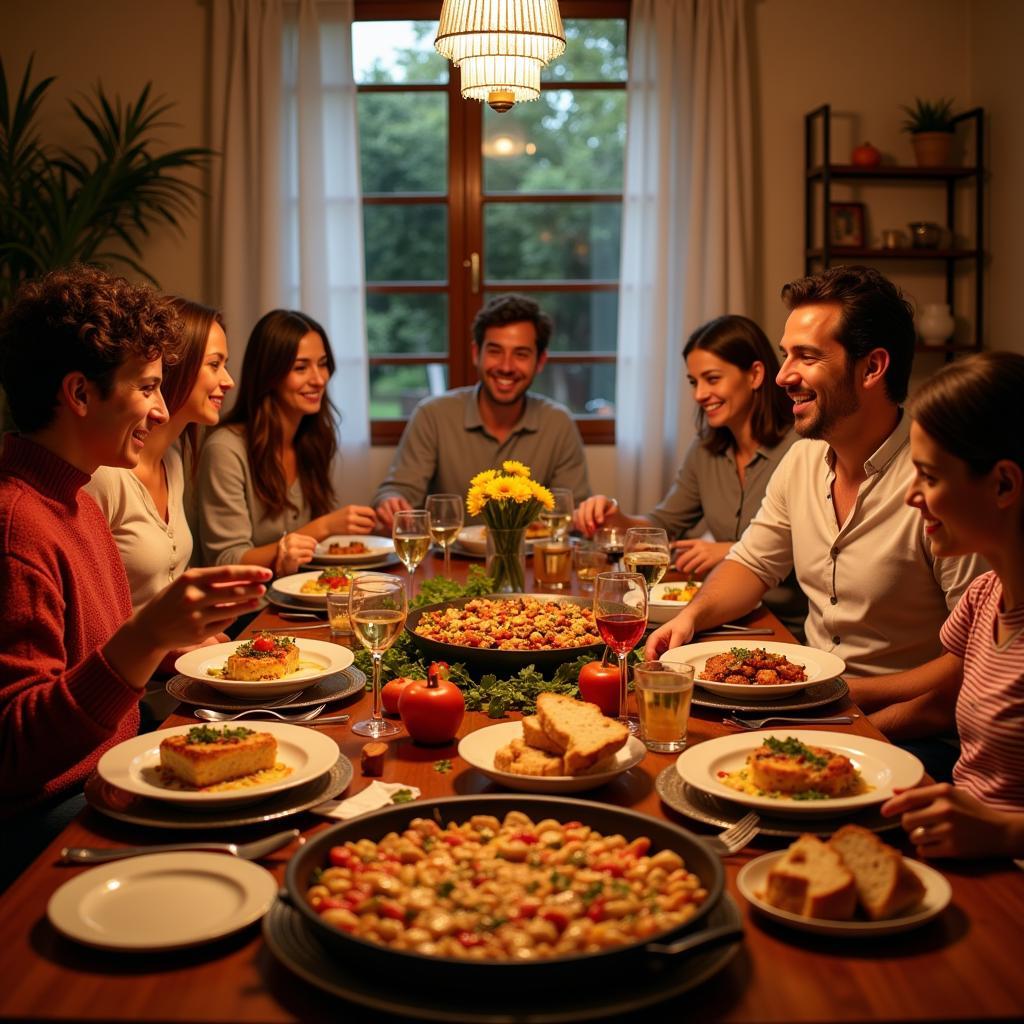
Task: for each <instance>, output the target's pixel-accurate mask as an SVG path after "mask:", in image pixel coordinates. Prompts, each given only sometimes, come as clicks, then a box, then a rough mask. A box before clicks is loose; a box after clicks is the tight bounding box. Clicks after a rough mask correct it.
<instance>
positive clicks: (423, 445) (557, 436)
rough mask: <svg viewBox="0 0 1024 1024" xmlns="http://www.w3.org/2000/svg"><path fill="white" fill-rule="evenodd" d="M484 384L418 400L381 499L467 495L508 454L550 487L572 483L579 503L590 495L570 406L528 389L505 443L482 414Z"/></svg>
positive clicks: (418, 500) (416, 500)
mask: <svg viewBox="0 0 1024 1024" xmlns="http://www.w3.org/2000/svg"><path fill="white" fill-rule="evenodd" d="M479 390H480V385H479V384H476V385H473V386H471V387H465V388H455V389H454V390H452V391H449V392H448V393H447V394H444V395H439V396H438V397H437V398H426V399H424V400H423V401H422V402H420V404H419V405H417V406H416V408H415V409H414V410H413V414H412V418H411V419H410V420H409V423H408V424H407V425H406V428H405V432H404V433H403V434H402V440H401V441H400V442H399V444H398V450H397V451H396V452H395V458H394V461H393V462H392V463H391V468H390V469H389V470H388V475H387V478H386V479H385V480H384V482H383V483H382V484H381V485H380V487H378V488H377V493H376V494H375V495H374V496H373V504H374V505H375V506H376V505H379V504H380V503H381V502H382V501H383V500H384V499H385V498H391V497H396V496H400V497H403V498H405V499H406V500H407V501H408V502H409V503H410V504H411V505H412V506H413V507H414V508H422V507H423V502H424V501H425V500H426V497H427V495H428V494H461V495H465V493H466V491H468V490H469V482H470V480H472V479H473V477H474V476H476V474H477V473H479V472H481V471H482V470H485V469H500V468H501V464H502V462H504V461H505V460H506V459H517V460H518V461H519V462H522V463H525V464H526V465H527V466H529V467H530V470H531V472H532V474H533V478H534V479H535V480H537V481H539V482H540V483H542V484H544V486H545V487H568V488H569V489H570V490H571V491H572V493H573V496H574V498H575V500H576V501H577V502H580V501H582V500H583V499H584V498H588V497H590V484H589V482H588V480H587V462H586V457H585V455H584V452H583V439H582V438H581V437H580V432H579V430H577V428H576V424H575V423H574V422H573V419H572V416H571V415H570V413H569V411H568V409H566V408H565V407H564V406H561V405H559V404H558V403H557V402H553V401H551V399H549V398H545V397H544V396H543V395H535V394H533V393H532V392H527V393H526V406H525V408H524V409H523V415H522V417H521V418H520V420H519V422H518V423H516V425H515V426H514V427H513V428H512V432H511V433H510V434H509V436H508V437H507V438H506V439H505V440H504V441H502V442H500V443H499V441H498V440H497V438H495V437H493V436H492V435H491V434H490V433H488V431H487V428H486V427H485V426H484V424H483V420H481V418H480V408H479V406H478V405H477V395H478V393H479Z"/></svg>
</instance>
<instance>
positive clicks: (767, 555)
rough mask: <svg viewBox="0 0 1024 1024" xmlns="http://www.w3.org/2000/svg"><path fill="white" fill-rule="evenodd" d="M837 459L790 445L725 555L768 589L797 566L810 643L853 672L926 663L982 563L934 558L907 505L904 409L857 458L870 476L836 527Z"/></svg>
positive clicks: (807, 444) (825, 450) (818, 448)
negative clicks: (867, 454) (755, 509)
mask: <svg viewBox="0 0 1024 1024" xmlns="http://www.w3.org/2000/svg"><path fill="white" fill-rule="evenodd" d="M834 466H835V454H834V452H833V451H832V448H831V447H830V446H829V445H828V444H827V442H825V441H811V440H806V439H805V440H801V441H798V442H797V443H796V444H794V445H793V447H792V448H790V450H789V451H788V452H787V453H786V455H785V457H784V458H783V460H782V461H781V462H780V463H779V467H778V469H777V470H776V471H775V474H774V475H773V476H772V479H771V481H770V482H769V484H768V490H767V492H766V493H765V498H764V502H763V503H762V505H761V510H760V511H759V512H758V514H757V516H756V517H755V518H754V520H753V521H752V522H751V524H750V526H748V527H747V529H746V531H745V532H744V533H743V536H742V537H740V539H739V540H738V541H737V542H736V544H735V545H733V547H732V549H731V550H730V552H729V554H728V555H727V556H726V557H727V558H728V559H730V560H731V561H734V562H739V563H740V565H744V566H746V567H747V568H748V569H750V571H751V572H753V573H754V574H755V575H756V576H758V577H759V578H760V579H761V580H763V581H764V583H765V585H766V586H768V587H774V586H776V585H777V584H778V583H779V581H780V580H783V579H785V577H786V576H787V575H788V573H789V571H790V569H791V568H795V569H796V578H797V580H798V581H799V583H800V586H801V588H802V589H803V591H804V593H805V594H806V595H807V600H808V605H809V610H808V615H807V622H806V625H805V631H806V635H807V643H808V644H809V645H810V646H812V647H817V648H819V649H820V650H823V651H833V652H834V653H835V654H837V655H839V657H841V658H843V659H844V660H845V662H846V665H847V670H848V671H849V673H850V675H851V676H873V675H883V674H886V673H889V672H900V671H903V670H904V669H909V668H914V667H916V666H917V665H921V664H924V662H926V661H930V660H931V659H932V658H936V657H938V656H939V655H940V654H942V645H941V644H940V643H939V628H940V627H941V626H942V623H943V622H944V621H945V619H946V615H947V614H948V613H949V611H950V610H951V609H952V608H953V607H954V606H955V605H956V603H957V601H959V599H960V596H961V594H962V593H963V592H964V590H965V589H966V587H967V585H968V583H970V581H971V580H972V579H974V577H975V576H977V575H978V574H979V573H980V572H982V571H984V569H985V568H986V566H985V564H984V562H983V561H982V560H981V559H979V558H977V557H976V556H970V557H963V558H934V557H932V554H931V550H930V547H929V544H928V541H927V539H926V538H925V535H924V529H923V525H922V520H921V514H920V513H919V512H918V511H917V510H916V509H913V508H910V507H908V506H907V505H906V504H904V500H903V499H904V495H905V494H906V491H907V488H908V486H909V485H910V482H911V480H912V479H913V476H914V467H913V463H912V462H911V461H910V418H909V417H908V416H906V415H903V416H901V419H900V422H899V425H898V426H897V427H896V429H895V430H894V431H893V432H892V433H891V434H890V435H889V437H887V438H886V440H885V441H884V442H883V443H882V445H881V447H879V448H878V450H877V451H876V452H874V453H873V454H872V455H871V457H870V458H869V459H868V460H867V462H865V463H864V472H865V473H866V474H867V479H865V480H864V481H863V483H861V485H860V487H859V489H858V491H857V498H856V501H855V502H854V505H853V508H852V509H851V511H850V513H849V514H848V515H847V518H846V522H845V523H843V525H842V526H839V525H838V524H837V522H836V516H835V511H834V509H833V507H832V482H833V481H834V480H835V469H834Z"/></svg>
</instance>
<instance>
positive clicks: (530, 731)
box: [523, 715, 565, 757]
mask: <svg viewBox="0 0 1024 1024" xmlns="http://www.w3.org/2000/svg"><path fill="white" fill-rule="evenodd" d="M523 739H524V740H526V743H527V745H528V746H531V747H536V748H537V749H538V750H546V751H547V752H548V753H549V754H558V756H559V757H561V756H562V753H563V751H564V750H565V747H562V746H559V745H558V744H557V743H556V742H555V741H554V740H553V739H552V738H551V737H550V736H549V735H548V734H547V733H546V732H545V731H544V726H542V725H541V724H540V719H539V718H538V717H537V716H536V715H528V716H527V717H526V718H524V719H523Z"/></svg>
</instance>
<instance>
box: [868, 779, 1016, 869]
mask: <svg viewBox="0 0 1024 1024" xmlns="http://www.w3.org/2000/svg"><path fill="white" fill-rule="evenodd" d="M896 792H897V795H896V796H894V797H892V799H890V800H887V801H886V802H885V803H884V804H882V815H883V816H884V817H886V818H894V817H896V815H900V824H902V825H903V827H904V829H906V831H907V833H908V835H909V837H910V841H911V842H912V843H913V844H914V846H915V847H916V848H917V855H918V856H919V857H1006V856H1010V857H1019V856H1021V855H1022V854H1024V814H1012V813H1010V812H1007V811H998V810H996V809H995V808H994V807H989V806H988V805H987V804H983V803H982V802H981V801H980V800H978V799H977V798H976V797H973V796H971V794H970V793H968V792H967V790H965V789H961V788H960V787H959V786H951V785H949V783H946V782H941V783H939V784H938V785H934V786H921V787H919V788H918V789H907V790H897V791H896Z"/></svg>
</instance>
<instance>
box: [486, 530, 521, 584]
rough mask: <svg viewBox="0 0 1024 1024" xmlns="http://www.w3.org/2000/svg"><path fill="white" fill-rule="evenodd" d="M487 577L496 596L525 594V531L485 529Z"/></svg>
mask: <svg viewBox="0 0 1024 1024" xmlns="http://www.w3.org/2000/svg"><path fill="white" fill-rule="evenodd" d="M485 564H486V568H487V575H488V576H490V577H491V579H493V580H494V591H495V593H497V594H523V593H525V592H526V529H525V527H523V528H520V529H516V530H495V529H492V528H491V527H488V528H487V553H486V563H485Z"/></svg>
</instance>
